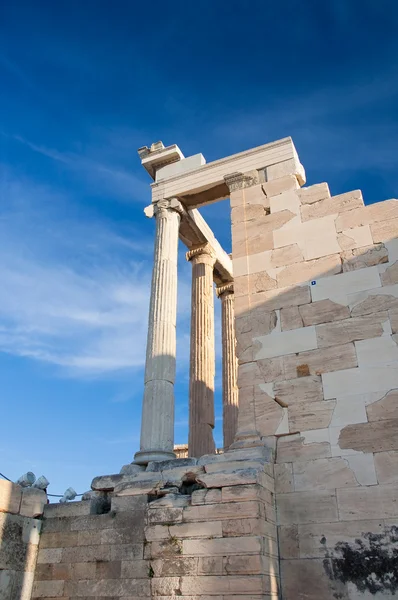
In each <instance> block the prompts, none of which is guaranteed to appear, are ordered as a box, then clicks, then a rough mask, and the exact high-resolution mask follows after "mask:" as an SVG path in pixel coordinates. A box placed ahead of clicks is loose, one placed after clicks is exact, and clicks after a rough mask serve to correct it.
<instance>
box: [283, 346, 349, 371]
mask: <svg viewBox="0 0 398 600" xmlns="http://www.w3.org/2000/svg"><path fill="white" fill-rule="evenodd" d="M283 363H284V370H285V377H286V379H294V378H295V377H300V376H301V373H302V372H305V374H306V375H320V374H321V373H329V372H331V371H341V370H342V369H352V368H354V367H357V366H358V361H357V355H356V352H355V346H354V344H352V343H350V344H343V345H339V346H333V347H329V348H320V349H318V350H310V351H308V352H299V353H298V354H291V355H289V356H285V357H284V358H283ZM303 365H306V366H307V367H308V370H306V371H303V370H302V369H300V367H302V366H303Z"/></svg>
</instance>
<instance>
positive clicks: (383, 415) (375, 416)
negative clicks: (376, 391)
mask: <svg viewBox="0 0 398 600" xmlns="http://www.w3.org/2000/svg"><path fill="white" fill-rule="evenodd" d="M397 408H398V390H392V391H391V392H388V393H387V394H386V395H385V396H383V398H381V399H380V400H377V402H373V403H372V404H369V405H368V406H367V407H366V413H367V415H368V420H369V421H385V420H386V419H393V418H394V417H396V416H397Z"/></svg>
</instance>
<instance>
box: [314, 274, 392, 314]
mask: <svg viewBox="0 0 398 600" xmlns="http://www.w3.org/2000/svg"><path fill="white" fill-rule="evenodd" d="M397 287H398V286H397ZM375 288H380V289H381V281H380V275H379V271H378V269H377V266H376V267H368V268H366V269H358V270H357V271H350V272H348V273H340V274H338V275H332V276H331V277H323V278H322V279H318V280H316V281H315V285H311V296H312V301H313V302H316V301H317V300H326V299H330V300H333V301H334V302H338V303H339V304H345V305H347V304H348V303H349V300H348V299H349V297H350V294H357V293H358V292H364V291H365V290H369V291H370V290H375ZM374 293H379V292H378V291H374ZM365 297H366V296H365Z"/></svg>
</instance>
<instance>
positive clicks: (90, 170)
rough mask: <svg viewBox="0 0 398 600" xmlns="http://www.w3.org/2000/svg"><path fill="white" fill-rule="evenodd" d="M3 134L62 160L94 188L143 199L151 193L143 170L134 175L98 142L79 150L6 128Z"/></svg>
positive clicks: (58, 160)
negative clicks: (50, 145)
mask: <svg viewBox="0 0 398 600" xmlns="http://www.w3.org/2000/svg"><path fill="white" fill-rule="evenodd" d="M3 136H6V137H7V138H9V139H12V140H14V141H16V142H19V143H20V144H23V145H24V146H26V147H27V148H29V149H30V150H32V152H35V153H37V154H40V155H41V156H45V157H46V158H48V159H50V160H52V161H56V162H58V163H61V164H62V165H64V166H65V168H67V169H69V170H71V171H72V172H74V173H75V174H77V175H78V176H80V178H83V179H84V180H85V181H86V182H87V183H88V185H89V186H91V187H92V188H95V190H101V191H102V192H103V193H104V192H106V193H108V194H109V193H111V194H112V197H114V198H119V199H123V200H126V199H127V200H130V201H133V200H135V201H138V202H144V201H145V198H147V197H148V194H149V187H148V182H147V181H145V179H146V177H145V173H144V171H143V172H142V176H139V175H135V174H134V173H133V172H132V171H129V170H127V169H125V168H124V167H123V166H121V165H120V164H117V163H115V162H114V161H113V160H112V158H111V156H112V155H111V153H110V152H106V151H105V150H104V148H103V147H101V148H99V147H95V143H94V144H93V146H92V147H90V146H89V152H88V153H83V152H81V153H79V152H72V151H69V150H66V151H59V150H57V149H54V148H48V147H47V146H45V145H42V144H36V143H34V142H32V141H30V140H28V139H26V138H24V137H22V136H20V135H12V136H9V135H7V134H5V133H4V132H3ZM100 150H101V151H100ZM98 154H100V156H98Z"/></svg>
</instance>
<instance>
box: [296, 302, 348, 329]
mask: <svg viewBox="0 0 398 600" xmlns="http://www.w3.org/2000/svg"><path fill="white" fill-rule="evenodd" d="M299 312H300V316H301V318H302V320H303V324H304V325H305V326H307V325H318V324H321V323H329V322H332V321H340V320H342V319H348V318H349V316H350V310H349V308H348V307H347V306H344V305H342V304H338V303H336V302H333V301H332V300H328V299H325V300H319V301H318V302H312V303H310V304H304V305H303V306H300V307H299Z"/></svg>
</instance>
